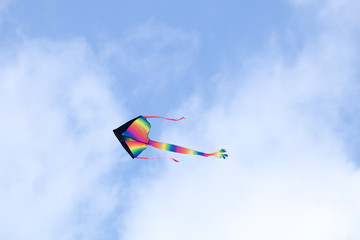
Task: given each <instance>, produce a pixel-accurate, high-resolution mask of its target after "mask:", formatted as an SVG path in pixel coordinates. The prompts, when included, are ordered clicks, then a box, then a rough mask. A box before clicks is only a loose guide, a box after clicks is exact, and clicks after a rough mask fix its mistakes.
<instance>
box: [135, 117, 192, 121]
mask: <svg viewBox="0 0 360 240" xmlns="http://www.w3.org/2000/svg"><path fill="white" fill-rule="evenodd" d="M142 117H143V118H161V119H165V120H170V121H180V120H182V119H186V118H184V117H181V118H179V119H175V118H165V117H159V116H142Z"/></svg>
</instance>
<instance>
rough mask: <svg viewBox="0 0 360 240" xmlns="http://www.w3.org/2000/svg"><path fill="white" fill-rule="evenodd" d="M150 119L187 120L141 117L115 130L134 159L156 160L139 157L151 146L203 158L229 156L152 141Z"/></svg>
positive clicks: (221, 151) (223, 152)
mask: <svg viewBox="0 0 360 240" xmlns="http://www.w3.org/2000/svg"><path fill="white" fill-rule="evenodd" d="M148 118H162V119H166V120H171V121H179V120H181V119H185V118H184V117H182V118H180V119H172V118H164V117H158V116H139V117H137V118H134V119H132V120H130V121H128V122H127V123H125V124H123V125H122V126H120V127H119V128H117V129H114V130H113V131H114V134H115V136H116V137H117V139H118V140H119V141H120V143H121V145H122V146H123V147H124V148H125V150H126V151H127V152H128V153H129V155H130V156H131V157H132V158H139V159H154V158H145V157H138V155H139V154H140V153H141V152H142V151H144V150H145V149H146V147H147V145H150V146H152V147H154V148H158V149H161V150H166V151H171V152H177V153H183V154H193V155H200V156H203V157H209V156H214V157H218V158H224V159H225V158H226V157H227V156H228V155H227V154H226V153H225V152H226V151H225V149H221V150H219V151H217V152H214V153H203V152H199V151H195V150H191V149H188V148H184V147H180V146H176V145H173V144H168V143H161V142H157V141H154V140H150V139H149V137H148V134H149V131H150V127H151V125H150V123H149V122H148V121H147V120H146V119H148ZM170 159H172V160H174V161H175V162H178V160H176V159H174V158H170Z"/></svg>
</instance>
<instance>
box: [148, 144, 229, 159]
mask: <svg viewBox="0 0 360 240" xmlns="http://www.w3.org/2000/svg"><path fill="white" fill-rule="evenodd" d="M148 144H149V145H150V146H152V147H154V148H157V149H161V150H166V151H171V152H177V153H182V154H192V155H199V156H203V157H210V156H214V157H218V158H224V159H225V158H226V157H227V156H228V155H227V154H225V152H226V151H225V149H221V150H219V151H217V152H214V153H203V152H199V151H196V150H192V149H189V148H184V147H180V146H176V145H173V144H168V143H162V142H157V141H153V140H149V143H148Z"/></svg>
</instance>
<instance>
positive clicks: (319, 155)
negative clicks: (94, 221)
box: [124, 1, 360, 240]
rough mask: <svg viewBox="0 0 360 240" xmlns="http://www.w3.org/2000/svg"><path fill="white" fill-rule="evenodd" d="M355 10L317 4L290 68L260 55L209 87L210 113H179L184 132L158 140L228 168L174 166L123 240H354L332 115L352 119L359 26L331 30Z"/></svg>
mask: <svg viewBox="0 0 360 240" xmlns="http://www.w3.org/2000/svg"><path fill="white" fill-rule="evenodd" d="M338 5H341V6H340V7H339V6H338ZM357 7H358V3H357V2H355V1H347V2H346V3H340V1H338V2H337V1H328V2H326V3H323V2H321V4H320V7H319V8H318V9H317V10H318V11H317V12H318V14H317V15H316V16H314V17H315V18H316V19H317V22H316V24H318V27H319V29H321V31H320V32H318V33H316V34H314V35H312V36H310V37H306V38H305V40H304V41H305V42H304V48H303V50H302V51H301V52H300V53H299V54H298V55H297V56H296V59H295V60H294V62H293V64H288V63H287V62H285V61H284V60H283V59H284V58H283V55H284V54H283V53H282V52H281V51H275V52H274V51H269V52H268V53H262V54H259V55H258V56H256V57H254V59H250V60H245V61H244V62H243V63H241V68H240V64H239V68H240V69H245V70H243V71H241V72H231V73H220V74H219V75H218V76H216V77H215V78H216V81H217V82H218V83H219V84H218V86H217V87H218V89H219V91H218V92H217V93H216V94H214V97H215V98H217V99H218V100H217V104H216V106H213V107H212V108H211V109H206V108H205V107H203V105H202V102H205V101H206V99H205V100H201V99H200V100H199V99H198V98H197V97H194V98H193V99H190V100H189V101H188V102H185V103H184V106H183V108H181V109H179V110H178V111H177V112H176V113H181V115H185V116H188V120H187V122H186V123H182V124H180V123H179V124H178V125H176V127H174V126H173V125H172V126H171V129H167V130H166V131H164V136H163V139H165V138H166V139H169V142H172V143H178V144H179V145H181V144H182V145H185V146H188V147H190V146H194V148H196V149H203V150H204V151H205V150H206V151H211V150H217V149H214V147H219V148H220V147H225V148H226V149H227V150H228V152H229V158H228V159H227V160H221V159H204V158H200V157H190V158H189V157H186V156H181V155H180V156H177V157H178V158H179V159H183V161H182V162H181V163H179V164H177V165H174V164H169V168H168V171H167V172H166V173H165V174H164V175H163V176H161V177H159V179H157V180H154V181H153V182H150V183H148V184H144V183H142V187H141V190H140V191H139V192H138V198H137V199H136V201H135V202H134V204H133V206H132V210H131V211H130V212H129V214H128V216H127V226H128V229H127V231H126V232H125V233H124V239H132V240H136V239H157V240H160V239H173V240H175V239H253V240H255V239H276V240H282V239H299V240H302V239H307V240H312V239H314V240H319V239H327V240H329V239H332V240H335V239H348V240H350V239H351V240H352V239H359V238H360V230H359V229H360V228H359V227H358V226H359V225H360V194H359V193H360V172H359V170H358V168H357V167H356V166H355V164H354V163H353V162H352V159H351V158H350V154H349V152H347V144H348V143H347V142H346V141H345V140H344V138H343V137H342V134H340V133H339V132H338V131H337V130H336V129H338V128H339V127H340V128H341V124H342V123H343V122H342V116H341V111H340V110H342V109H343V108H344V107H346V108H348V110H349V109H350V111H351V107H349V105H350V106H351V104H353V105H354V108H357V107H356V106H355V105H356V103H354V102H352V100H353V99H358V98H359V95H358V92H357V91H354V89H358V87H359V82H358V74H359V72H358V65H357V63H358V61H359V58H360V55H359V54H358V53H359V43H358V42H359V35H358V33H359V32H358V24H359V22H360V21H359V18H358V17H357V18H356V20H357V21H356V23H354V22H352V21H353V20H354V19H353V18H351V20H349V19H347V18H344V19H340V20H339V21H344V22H343V23H348V25H346V28H345V29H340V30H339V28H338V25H337V24H338V22H337V21H336V19H337V16H338V13H343V12H342V9H348V10H351V9H353V8H357ZM324 9H329V11H328V10H326V11H325V10H324ZM325 12H326V14H325ZM353 17H355V15H354V16H353ZM319 19H320V21H318V20H319ZM348 21H350V22H348ZM314 24H315V22H314ZM331 26H333V28H332V27H331ZM231 69H235V67H232V68H231ZM356 115H357V116H358V114H356ZM353 127H354V128H356V126H353ZM174 128H177V129H178V131H175V130H174ZM184 133H185V134H184ZM201 142H203V143H201ZM173 155H174V154H172V156H173Z"/></svg>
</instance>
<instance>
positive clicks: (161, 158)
mask: <svg viewBox="0 0 360 240" xmlns="http://www.w3.org/2000/svg"><path fill="white" fill-rule="evenodd" d="M135 158H137V159H171V160H173V161H174V162H179V160H176V159H175V158H147V157H135Z"/></svg>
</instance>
